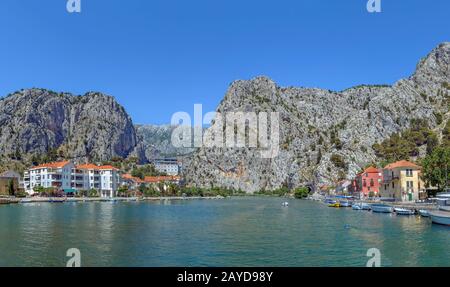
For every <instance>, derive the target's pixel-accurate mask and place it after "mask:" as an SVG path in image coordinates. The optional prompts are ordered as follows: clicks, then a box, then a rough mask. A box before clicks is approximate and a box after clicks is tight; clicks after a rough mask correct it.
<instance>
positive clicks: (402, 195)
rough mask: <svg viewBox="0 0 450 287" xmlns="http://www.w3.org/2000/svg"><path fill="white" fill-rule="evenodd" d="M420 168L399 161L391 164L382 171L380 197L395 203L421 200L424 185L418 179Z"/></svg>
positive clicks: (410, 163)
mask: <svg viewBox="0 0 450 287" xmlns="http://www.w3.org/2000/svg"><path fill="white" fill-rule="evenodd" d="M420 170H421V167H420V166H418V165H416V164H414V163H412V162H409V161H406V160H401V161H397V162H394V163H391V164H389V165H387V166H386V167H384V169H383V185H382V188H381V196H382V197H387V198H394V199H395V200H396V201H416V200H418V199H422V198H423V197H424V195H425V194H426V192H425V185H424V183H423V181H422V180H421V179H420Z"/></svg>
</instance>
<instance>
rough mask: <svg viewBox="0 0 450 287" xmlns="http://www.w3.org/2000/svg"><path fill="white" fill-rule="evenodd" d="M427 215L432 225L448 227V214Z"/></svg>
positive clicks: (449, 222)
mask: <svg viewBox="0 0 450 287" xmlns="http://www.w3.org/2000/svg"><path fill="white" fill-rule="evenodd" d="M429 214H430V218H431V221H432V222H433V223H436V224H441V225H448V226H450V212H445V211H431V212H429Z"/></svg>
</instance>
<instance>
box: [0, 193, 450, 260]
mask: <svg viewBox="0 0 450 287" xmlns="http://www.w3.org/2000/svg"><path fill="white" fill-rule="evenodd" d="M285 200H286V199H282V198H264V197H242V198H228V199H222V200H177V201H168V202H159V201H158V202H121V203H108V202H97V203H94V202H90V203H30V204H16V205H4V206H0V266H65V265H66V261H67V260H68V259H69V258H68V257H66V251H67V250H68V249H69V248H78V249H79V250H80V252H81V265H82V266H361V267H363V266H365V265H366V262H367V261H368V260H369V259H370V258H369V257H367V256H366V253H367V250H368V249H369V248H378V249H379V250H380V252H381V265H382V266H450V251H449V246H450V227H446V226H438V225H432V224H431V223H430V222H429V220H428V219H426V218H420V217H416V216H412V217H408V216H396V215H394V214H372V213H371V212H367V211H354V210H351V209H348V208H347V209H343V208H341V209H334V208H329V207H327V206H326V205H324V204H322V203H318V202H312V201H305V200H295V199H289V200H288V201H289V207H283V206H282V205H281V203H282V202H283V201H285Z"/></svg>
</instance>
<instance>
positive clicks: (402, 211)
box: [394, 207, 415, 215]
mask: <svg viewBox="0 0 450 287" xmlns="http://www.w3.org/2000/svg"><path fill="white" fill-rule="evenodd" d="M394 211H395V213H396V214H398V215H414V214H415V211H414V210H411V209H406V208H398V207H396V208H394Z"/></svg>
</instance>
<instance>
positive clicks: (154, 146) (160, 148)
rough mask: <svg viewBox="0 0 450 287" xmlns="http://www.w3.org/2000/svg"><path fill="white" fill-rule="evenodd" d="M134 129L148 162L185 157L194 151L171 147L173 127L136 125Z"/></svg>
mask: <svg viewBox="0 0 450 287" xmlns="http://www.w3.org/2000/svg"><path fill="white" fill-rule="evenodd" d="M135 128H136V133H137V135H138V137H139V139H140V141H141V142H142V143H143V148H144V150H145V156H146V158H147V159H149V160H152V159H155V158H168V157H169V158H171V157H180V156H186V155H189V154H190V153H192V152H193V151H195V149H194V148H177V147H174V146H173V145H172V142H171V137H172V132H173V130H174V129H175V128H176V127H175V126H171V125H136V126H135Z"/></svg>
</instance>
